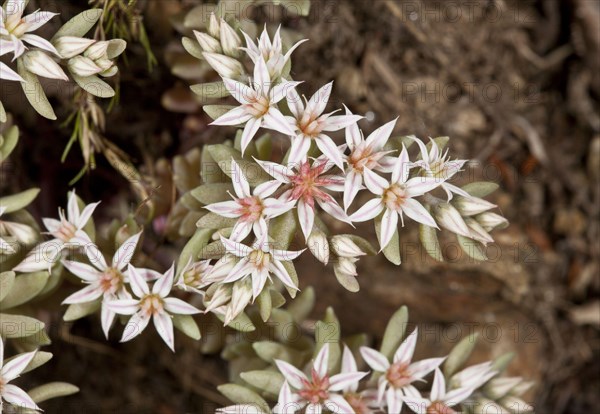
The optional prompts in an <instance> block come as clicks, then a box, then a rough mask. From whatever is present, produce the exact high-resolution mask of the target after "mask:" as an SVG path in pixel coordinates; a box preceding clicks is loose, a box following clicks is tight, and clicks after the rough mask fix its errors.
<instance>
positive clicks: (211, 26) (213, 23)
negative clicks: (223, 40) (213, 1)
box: [208, 13, 221, 39]
mask: <svg viewBox="0 0 600 414" xmlns="http://www.w3.org/2000/svg"><path fill="white" fill-rule="evenodd" d="M208 34H209V35H211V36H212V37H214V38H215V39H219V36H221V24H220V23H219V19H217V16H216V15H215V14H214V13H211V14H210V19H209V21H208Z"/></svg>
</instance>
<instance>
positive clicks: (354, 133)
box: [344, 105, 363, 151]
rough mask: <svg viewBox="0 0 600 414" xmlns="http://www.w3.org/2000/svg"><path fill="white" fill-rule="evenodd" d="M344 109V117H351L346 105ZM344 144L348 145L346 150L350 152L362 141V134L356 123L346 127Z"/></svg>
mask: <svg viewBox="0 0 600 414" xmlns="http://www.w3.org/2000/svg"><path fill="white" fill-rule="evenodd" d="M344 109H345V110H346V115H352V112H351V111H350V109H348V107H347V106H346V105H344ZM345 132H346V143H347V144H348V148H350V150H351V151H352V150H354V148H355V147H357V146H358V145H360V143H361V142H362V140H363V137H362V134H361V133H360V129H359V128H358V124H357V123H353V124H351V125H349V126H347V127H346V131H345Z"/></svg>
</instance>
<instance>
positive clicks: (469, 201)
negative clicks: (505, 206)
mask: <svg viewBox="0 0 600 414" xmlns="http://www.w3.org/2000/svg"><path fill="white" fill-rule="evenodd" d="M453 204H454V206H455V207H456V208H457V209H458V211H460V214H461V215H462V216H463V217H465V216H474V215H476V214H479V213H483V212H484V211H488V210H491V209H493V208H496V207H497V206H496V205H495V204H492V203H490V202H489V201H486V200H484V199H483V198H479V197H456V198H455V199H454V202H453Z"/></svg>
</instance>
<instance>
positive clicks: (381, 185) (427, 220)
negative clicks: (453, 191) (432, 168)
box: [350, 147, 443, 250]
mask: <svg viewBox="0 0 600 414" xmlns="http://www.w3.org/2000/svg"><path fill="white" fill-rule="evenodd" d="M411 167H412V164H411V162H410V160H409V159H408V153H407V151H406V148H404V147H403V148H402V152H401V153H400V156H399V157H398V158H397V159H396V162H395V164H394V169H393V171H392V177H391V181H389V182H388V181H387V180H386V179H385V178H383V177H381V176H379V175H377V174H375V173H374V172H372V171H371V170H368V169H365V170H364V172H363V178H364V180H365V184H366V186H367V188H368V189H369V191H371V192H372V193H373V194H375V195H376V196H377V197H376V198H374V199H372V200H370V201H367V202H366V203H365V204H364V205H363V206H362V207H361V208H359V209H358V210H357V211H356V212H355V213H354V214H352V215H351V216H350V219H351V220H352V221H358V222H362V221H367V220H371V219H373V218H375V217H377V216H378V215H379V214H380V213H381V212H383V216H382V219H381V233H380V237H379V245H380V247H381V249H382V250H383V249H384V248H385V247H386V246H387V245H388V243H389V242H390V240H391V239H392V236H393V235H394V233H395V232H396V230H397V227H398V216H400V219H401V221H402V225H404V216H403V214H406V215H407V216H409V217H410V218H412V219H413V220H415V221H417V222H419V223H422V224H425V225H427V226H430V227H435V228H438V225H437V224H436V222H435V220H434V219H433V217H432V216H431V214H430V213H429V212H428V211H427V210H426V209H425V207H423V205H421V203H419V202H418V201H417V200H415V199H414V197H417V196H421V195H423V194H425V193H427V192H429V191H431V190H433V189H434V188H436V187H438V186H439V185H440V184H441V183H442V182H443V181H442V180H441V179H439V178H434V177H414V178H411V179H409V178H408V176H409V172H410V168H411Z"/></svg>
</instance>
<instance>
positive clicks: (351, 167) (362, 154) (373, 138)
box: [344, 108, 398, 210]
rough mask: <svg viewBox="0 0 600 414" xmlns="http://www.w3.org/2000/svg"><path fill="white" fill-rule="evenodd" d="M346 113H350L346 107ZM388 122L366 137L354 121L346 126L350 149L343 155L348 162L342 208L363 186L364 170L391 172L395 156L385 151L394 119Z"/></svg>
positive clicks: (347, 142)
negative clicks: (348, 152)
mask: <svg viewBox="0 0 600 414" xmlns="http://www.w3.org/2000/svg"><path fill="white" fill-rule="evenodd" d="M346 114H351V112H350V110H348V108H346ZM397 120H398V118H396V119H394V120H393V121H390V122H388V123H387V124H385V125H382V126H380V127H379V128H377V129H376V130H375V131H373V132H372V133H371V134H370V135H369V136H368V137H367V138H366V139H365V138H364V136H363V133H362V131H361V130H360V129H359V128H358V125H357V124H356V123H354V124H352V125H350V126H348V127H346V144H347V145H348V149H349V150H350V154H349V155H344V160H345V161H346V164H348V169H347V173H346V182H345V184H344V208H345V209H346V210H347V209H348V207H349V206H350V204H352V201H354V198H355V197H356V194H357V193H358V191H359V190H360V189H361V188H363V187H362V184H363V174H364V171H365V170H370V171H379V172H383V173H391V172H392V171H393V169H394V164H395V161H396V158H395V157H391V156H389V155H387V154H389V153H390V152H393V151H385V150H384V147H385V144H386V143H387V141H388V139H389V138H390V135H391V134H392V131H393V130H394V126H395V125H396V121H397Z"/></svg>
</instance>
